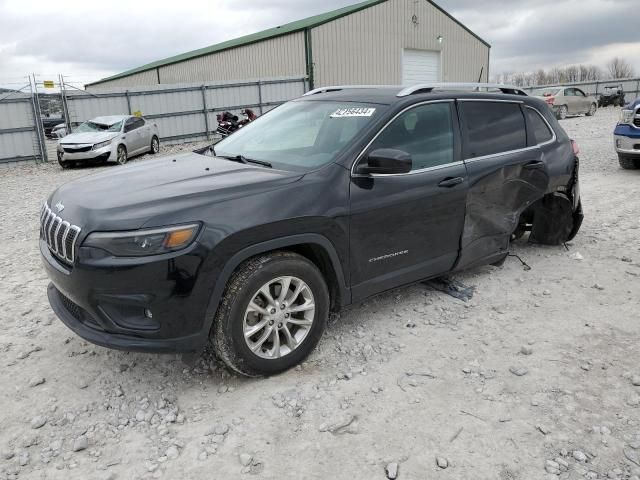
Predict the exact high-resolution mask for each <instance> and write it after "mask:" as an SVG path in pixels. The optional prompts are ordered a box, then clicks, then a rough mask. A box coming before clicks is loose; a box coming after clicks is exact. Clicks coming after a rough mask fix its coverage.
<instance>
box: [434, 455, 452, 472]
mask: <svg viewBox="0 0 640 480" xmlns="http://www.w3.org/2000/svg"><path fill="white" fill-rule="evenodd" d="M436 465H438V467H440V468H442V469H445V468H447V467H448V466H449V460H447V459H446V458H444V457H438V458H436Z"/></svg>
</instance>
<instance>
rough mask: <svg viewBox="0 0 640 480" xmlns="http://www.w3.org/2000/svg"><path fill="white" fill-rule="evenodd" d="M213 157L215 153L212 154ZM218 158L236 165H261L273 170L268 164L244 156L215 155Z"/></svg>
mask: <svg viewBox="0 0 640 480" xmlns="http://www.w3.org/2000/svg"><path fill="white" fill-rule="evenodd" d="M214 155H215V152H214ZM215 156H216V157H218V158H224V159H225V160H231V161H232V162H238V163H254V164H256V165H262V166H263V167H267V168H273V165H271V164H270V163H269V162H265V161H263V160H255V159H253V158H247V157H245V156H244V155H215Z"/></svg>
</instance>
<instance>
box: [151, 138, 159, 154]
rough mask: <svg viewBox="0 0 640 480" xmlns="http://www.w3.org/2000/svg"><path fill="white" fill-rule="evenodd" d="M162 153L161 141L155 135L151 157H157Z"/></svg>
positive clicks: (152, 140)
mask: <svg viewBox="0 0 640 480" xmlns="http://www.w3.org/2000/svg"><path fill="white" fill-rule="evenodd" d="M159 151H160V140H158V137H156V136H155V135H154V136H153V138H152V139H151V155H155V154H156V153H158V152H159Z"/></svg>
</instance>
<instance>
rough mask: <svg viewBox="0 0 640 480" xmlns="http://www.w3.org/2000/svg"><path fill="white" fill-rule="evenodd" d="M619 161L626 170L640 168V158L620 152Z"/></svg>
mask: <svg viewBox="0 0 640 480" xmlns="http://www.w3.org/2000/svg"><path fill="white" fill-rule="evenodd" d="M618 162H619V163H620V166H621V167H622V168H624V169H625V170H636V169H638V168H640V158H638V157H629V156H627V155H622V154H618Z"/></svg>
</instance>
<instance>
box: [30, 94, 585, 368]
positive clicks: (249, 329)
mask: <svg viewBox="0 0 640 480" xmlns="http://www.w3.org/2000/svg"><path fill="white" fill-rule="evenodd" d="M483 86H485V87H486V85H483ZM472 87H473V88H476V87H477V85H473V86H472ZM448 88H451V87H443V86H442V85H426V86H424V85H423V86H416V87H412V88H406V89H402V88H401V87H398V88H391V87H385V88H373V87H371V88H369V87H361V88H353V87H331V88H325V89H319V90H315V91H313V92H310V93H308V94H307V95H305V96H304V97H302V98H300V99H297V100H295V101H292V102H289V103H286V104H284V105H282V106H280V107H278V108H276V109H275V110H273V111H271V112H269V113H268V114H266V115H264V116H262V117H260V118H258V119H257V120H256V121H255V122H252V123H251V124H249V125H247V126H246V127H245V128H242V129H241V130H239V131H238V132H236V133H234V134H233V135H231V136H229V137H228V138H226V139H225V140H223V141H221V142H220V143H218V144H216V145H215V146H213V147H211V148H207V149H205V150H202V151H200V153H195V152H194V153H185V154H179V155H171V156H167V157H164V158H162V159H158V160H153V161H145V162H141V163H138V164H135V165H131V166H128V167H126V168H123V169H120V170H117V171H109V172H105V173H102V174H97V175H92V176H88V177H85V178H82V179H79V180H75V181H73V182H71V183H68V184H66V185H64V186H62V187H60V188H59V189H58V190H56V191H55V192H54V193H53V194H52V195H51V196H50V197H49V198H48V200H47V202H46V204H45V205H44V207H43V210H42V216H41V226H42V228H41V241H40V250H41V253H42V256H43V260H44V265H45V267H46V270H47V272H48V274H49V277H50V278H51V284H50V285H49V291H48V294H49V300H50V303H51V306H52V308H53V310H54V311H55V312H56V314H57V315H58V316H59V317H60V319H61V320H62V321H63V322H64V323H65V324H66V325H67V326H68V327H69V328H70V329H71V330H73V331H74V332H76V333H77V334H78V335H80V336H81V337H83V338H85V339H87V340H89V341H91V342H94V343H96V344H99V345H103V346H106V347H111V348H118V349H124V350H138V351H147V352H199V351H201V350H202V349H203V348H204V347H205V346H206V345H207V343H208V342H209V341H211V343H212V345H213V349H214V351H215V352H216V354H217V356H218V357H219V358H220V359H222V360H223V361H224V362H225V363H226V364H227V365H228V366H230V367H231V368H233V369H235V370H236V371H238V372H240V373H243V374H246V375H263V374H267V375H268V374H273V373H276V372H280V371H283V370H285V369H287V368H290V367H291V366H293V365H295V364H297V363H299V362H300V361H302V360H303V359H304V358H305V357H306V356H307V355H308V354H309V353H310V351H311V350H312V349H313V348H314V347H315V345H316V344H317V343H318V341H319V339H320V337H321V335H322V332H323V330H324V328H325V324H326V321H327V317H328V315H329V313H330V311H335V310H338V309H340V308H341V307H344V306H346V305H349V304H353V303H357V302H360V301H362V300H363V299H365V298H367V297H370V296H372V295H376V294H378V293H380V292H384V291H386V290H389V289H393V288H396V287H399V286H402V285H408V284H412V283H415V282H418V281H421V280H424V279H428V278H431V277H436V276H440V275H443V274H445V273H448V272H452V271H459V270H463V269H468V268H471V267H474V266H477V265H483V264H491V263H498V262H501V261H503V260H504V259H505V257H506V256H507V254H508V252H509V247H510V243H511V241H512V240H513V239H514V238H515V237H517V236H521V235H522V234H524V233H525V232H526V231H530V237H529V238H530V239H531V240H533V241H535V242H538V243H546V244H561V243H563V242H566V241H568V240H570V239H571V238H573V236H574V235H575V234H576V232H577V231H578V229H579V227H580V224H581V221H582V208H581V204H580V193H579V185H578V158H577V148H576V147H575V144H573V142H572V141H571V140H570V139H569V137H567V134H566V133H565V132H564V130H563V129H562V128H561V127H560V125H559V124H558V122H557V120H556V119H555V118H554V116H553V114H552V113H551V111H550V110H549V108H547V106H546V105H545V103H544V102H543V101H542V100H539V99H535V98H533V97H528V96H526V94H524V93H522V92H521V91H519V90H517V89H515V88H506V87H502V86H500V87H496V88H499V89H501V90H502V91H504V92H506V93H500V92H488V91H487V92H479V91H473V90H470V89H466V90H465V89H463V86H456V89H448Z"/></svg>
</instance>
